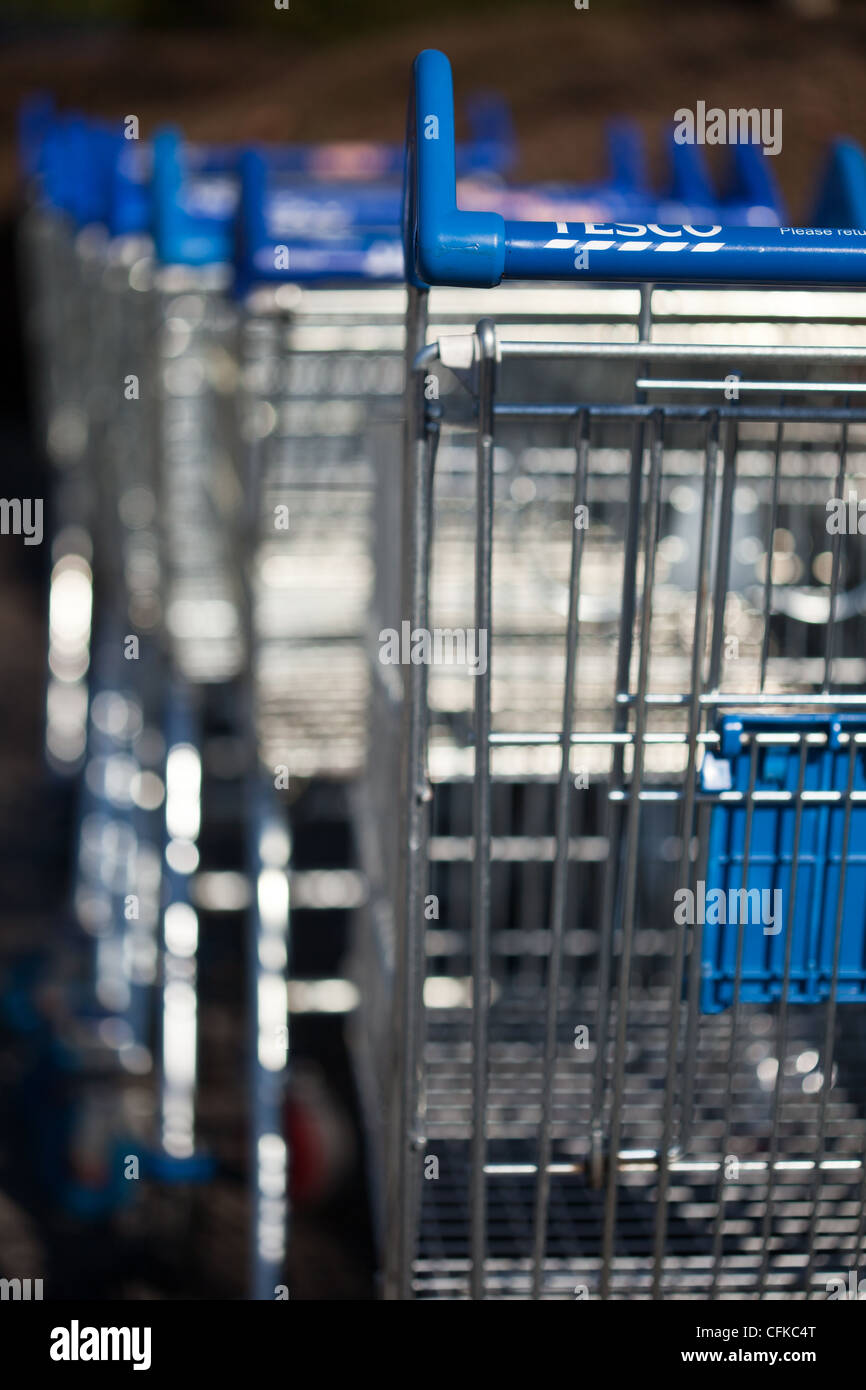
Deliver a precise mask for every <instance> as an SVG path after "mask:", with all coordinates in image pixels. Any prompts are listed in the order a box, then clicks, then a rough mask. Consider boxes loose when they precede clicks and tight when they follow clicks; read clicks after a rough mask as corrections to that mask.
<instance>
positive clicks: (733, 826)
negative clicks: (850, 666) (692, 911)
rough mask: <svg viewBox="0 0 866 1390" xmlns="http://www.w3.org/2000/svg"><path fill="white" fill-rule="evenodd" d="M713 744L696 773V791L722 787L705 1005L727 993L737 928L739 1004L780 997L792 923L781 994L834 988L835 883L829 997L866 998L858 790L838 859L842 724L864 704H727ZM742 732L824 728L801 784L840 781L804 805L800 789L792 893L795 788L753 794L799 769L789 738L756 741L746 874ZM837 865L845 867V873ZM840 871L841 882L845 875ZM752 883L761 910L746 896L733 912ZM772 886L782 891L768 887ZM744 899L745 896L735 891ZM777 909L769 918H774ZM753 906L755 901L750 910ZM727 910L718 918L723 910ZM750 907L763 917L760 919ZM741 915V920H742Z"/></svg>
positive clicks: (710, 875) (865, 894)
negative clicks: (739, 709) (762, 707)
mask: <svg viewBox="0 0 866 1390" xmlns="http://www.w3.org/2000/svg"><path fill="white" fill-rule="evenodd" d="M717 727H718V731H719V733H720V735H721V742H720V747H719V751H718V753H709V752H708V753H707V755H706V756H705V758H704V762H703V765H702V768H701V773H700V784H701V790H702V791H704V792H709V793H711V794H712V793H715V794H718V795H719V797H720V800H719V802H718V804H716V805H714V806H713V809H712V812H711V815H710V833H709V847H708V856H707V866H706V880H705V894H706V897H705V898H703V895H702V900H703V901H704V902H705V903H706V904H707V909H706V911H705V913H702V915H705V916H706V917H707V918H714V919H715V918H719V919H720V920H712V921H711V920H707V921H706V922H705V924H704V926H703V939H702V947H701V961H702V985H701V1009H702V1011H703V1012H704V1013H720V1012H722V1011H724V1010H725V1009H727V1008H729V1007H730V1006H731V1004H732V1003H733V1000H734V992H735V976H736V963H737V942H738V935H739V932H740V930H742V933H743V954H742V971H741V982H740V988H739V998H740V1000H742V1001H743V1002H744V1003H750V1004H769V1003H771V1002H772V1001H774V1000H777V999H779V998H781V996H782V992H783V988H784V982H785V958H786V945H787V935H788V932H789V931H790V932H791V934H792V937H793V940H792V942H791V964H790V974H789V981H788V999H789V1001H790V1002H792V1003H798V1004H817V1003H820V1002H821V1001H823V1000H825V999H827V998H828V997H829V995H830V992H831V987H832V978H833V959H834V947H835V935H836V921H837V908H838V901H839V893H840V886H841V887H842V894H843V908H842V919H841V938H840V948H839V974H838V987H837V999H838V1000H839V1002H840V1003H841V1002H854V1001H862V1000H864V999H866V799H864V801H863V802H858V801H856V800H855V801H853V802H852V807H851V821H850V829H849V836H848V846H847V854H846V855H845V857H844V863H843V848H844V827H845V792H846V789H847V786H848V773H849V756H850V754H849V746H850V745H849V744H848V743H847V742H845V743H841V742H840V737H839V736H840V734H843V733H845V734H850V735H852V736H853V735H854V734H856V733H860V732H864V731H866V713H864V714H859V713H858V714H849V713H845V714H840V713H835V712H834V713H828V714H814V715H802V714H798V715H790V716H789V715H781V716H769V715H762V716H754V717H752V716H746V715H726V716H724V717H723V718H722V719H720V721H719V724H718V726H717ZM744 731H747V732H754V733H765V734H773V733H774V734H797V733H800V734H808V733H816V732H824V733H826V734H827V741H826V743H821V744H809V745H807V752H806V764H805V777H804V784H803V786H804V791H806V792H807V793H808V792H815V791H823V792H838V793H841V796H840V797H839V799H838V800H836V801H835V802H830V801H827V800H824V801H822V802H813V803H811V804H810V802H809V801H808V799H806V800H804V804H803V808H802V819H801V827H800V843H799V853H798V856H797V866H796V873H795V875H794V882H793V888H794V899H793V904H792V903H791V899H790V893H791V887H792V856H793V850H794V833H795V821H796V810H797V808H796V795H794V796H792V797H791V799H790V800H788V801H787V802H783V803H781V804H780V803H779V802H778V801H776V802H773V801H763V802H762V801H761V799H760V794H761V793H767V792H771V793H772V792H776V793H779V792H791V793H794V794H796V791H797V786H798V778H799V768H800V745H799V744H797V743H791V744H788V745H784V744H772V743H770V744H763V745H762V746H761V747H760V750H759V752H758V763H757V776H756V781H755V791H756V793H757V794H758V795H757V796H756V798H755V802H754V809H753V812H752V827H751V842H750V845H749V847H748V851H749V852H748V864H747V871H746V882H745V883H744V882H743V860H744V850H745V848H746V846H745V836H746V818H747V802H746V795H745V794H746V793H747V792H748V788H749V766H750V757H751V753H750V748H749V746H748V745H744V744H742V743H741V740H740V734H741V733H742V732H744ZM725 790H731V791H735V792H741V793H743V799H742V800H741V801H739V802H731V803H728V804H726V803H725V802H724V801H723V800H721V797H722V796H723V794H724V791H725ZM852 790H853V791H854V792H864V793H866V745H864V746H863V747H858V749H857V752H856V753H855V767H854V780H853V786H852ZM843 871H844V872H843ZM843 879H844V885H843ZM743 888H745V889H747V890H748V891H750V892H751V891H752V890H755V889H757V890H759V892H761V893H762V894H764V893H765V894H767V895H769V896H765V897H763V899H762V903H763V904H764V905H765V908H766V909H769V914H768V912H767V911H764V912H763V913H762V912H761V911H760V909H759V908H758V900H757V899H756V898H755V897H754V895H753V899H752V903H751V904H750V910H748V911H747V910H746V907H745V905H742V906H741V907H740V908H738V909H737V910H735V911H733V912H732V911H731V906H732V902H735V901H737V900H732V898H731V894H732V892H733V891H736V890H740V889H743ZM713 890H721V893H722V895H723V898H721V899H719V898H717V899H716V900H715V901H716V903H717V904H719V905H723V906H724V911H720V910H718V907H717V908H716V910H710V907H709V903H710V902H711V900H710V897H709V895H710V894H711V892H713ZM775 893H778V897H775V898H774V897H773V896H772V895H773V894H775ZM738 901H739V903H740V904H742V903H743V900H742V899H739V900H738ZM774 908H778V909H779V910H778V912H777V916H776V920H775V921H772V922H770V916H771V914H772V912H773V909H774ZM752 909H758V910H752ZM731 916H733V917H734V918H735V920H734V921H730V920H721V919H722V918H725V919H729V918H730V917H731ZM756 917H758V918H762V919H763V920H756ZM740 921H742V923H743V925H742V927H741V926H740Z"/></svg>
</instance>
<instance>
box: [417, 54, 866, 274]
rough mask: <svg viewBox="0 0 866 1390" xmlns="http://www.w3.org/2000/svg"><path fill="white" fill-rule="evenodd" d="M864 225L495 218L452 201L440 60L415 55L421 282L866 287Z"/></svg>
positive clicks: (450, 105)
mask: <svg viewBox="0 0 866 1390" xmlns="http://www.w3.org/2000/svg"><path fill="white" fill-rule="evenodd" d="M863 238H866V228H860V229H856V228H846V229H826V228H812V227H810V228H803V227H798V228H794V227H742V228H741V227H738V228H730V227H722V226H715V225H711V226H685V227H679V226H661V225H657V224H647V225H643V224H632V225H627V224H618V223H601V224H594V223H590V224H587V223H567V222H558V223H557V222H506V221H505V220H504V219H503V218H502V217H500V216H499V215H498V214H497V213H491V212H483V213H481V212H468V211H461V210H460V209H458V207H457V193H456V178H455V168H454V98H453V91H452V84H451V66H450V64H449V62H448V59H447V58H446V57H445V55H444V54H443V53H439V52H437V51H436V50H435V49H427V50H425V51H424V52H423V53H420V54H419V55H418V57H417V58H416V59H415V64H414V69H413V89H412V96H411V99H410V103H409V122H408V131H407V160H406V187H405V194H404V245H405V249H406V265H407V270H408V274H409V278H410V279H411V280H412V281H413V283H415V284H422V285H424V284H427V285H478V286H488V285H496V284H499V282H500V281H501V280H502V279H512V280H548V281H549V280H592V281H600V280H624V281H627V282H634V281H636V280H637V281H640V280H649V281H654V282H659V281H673V282H674V283H677V284H684V283H691V282H702V283H718V282H720V281H721V282H726V281H737V282H752V283H757V284H797V285H806V284H814V285H864V284H866V240H863Z"/></svg>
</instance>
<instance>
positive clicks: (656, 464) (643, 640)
mask: <svg viewBox="0 0 866 1390" xmlns="http://www.w3.org/2000/svg"><path fill="white" fill-rule="evenodd" d="M663 429H664V422H663V420H662V418H661V416H659V417H658V418H657V419H656V421H655V434H654V438H653V440H652V445H651V449H650V475H649V490H648V495H647V508H646V518H647V520H646V537H645V542H644V582H643V597H642V602H641V625H640V657H639V672H638V691H639V692H640V691H643V690H645V689H646V684H647V673H648V670H649V658H650V630H651V625H652V600H653V580H654V577H655V561H656V548H657V543H658V525H659V510H660V499H661V468H662V449H663V434H662V432H663ZM645 727H646V706H645V704H644V702H643V700H642V699H641V698H640V694H639V695H638V701H637V706H636V709H635V728H634V732H635V741H634V764H633V767H632V773H631V783H632V786H637V787H640V785H641V782H642V780H643V765H644V743H643V734H644V729H645ZM639 830H640V798H639V797H632V799H631V801H630V803H629V807H628V813H627V816H626V838H625V866H624V870H625V881H624V887H623V906H622V932H623V940H622V952H621V955H620V967H619V994H618V1000H617V1019H616V1040H615V1045H614V1064H613V1067H614V1071H613V1092H612V1100H611V1125H610V1150H611V1151H612V1152H613V1153H617V1152H618V1150H619V1144H620V1134H621V1132H622V1122H623V1114H622V1107H623V1098H624V1088H625V1065H626V1044H627V1037H628V1001H629V993H630V981H631V958H632V947H633V943H634V928H635V906H636V901H637V860H638V833H639ZM617 1195H618V1194H617V1181H616V1171H615V1169H614V1168H613V1167H611V1168H610V1171H609V1172H608V1175H607V1187H606V1191H605V1205H604V1230H603V1234H602V1270H601V1284H600V1292H601V1297H602V1298H607V1297H608V1296H609V1294H610V1279H611V1274H612V1265H613V1260H614V1255H615V1248H616V1208H617Z"/></svg>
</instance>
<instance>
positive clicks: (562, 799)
mask: <svg viewBox="0 0 866 1390" xmlns="http://www.w3.org/2000/svg"><path fill="white" fill-rule="evenodd" d="M588 454H589V422H588V421H587V420H586V418H585V417H584V419H583V421H582V422H581V426H580V432H579V438H578V445H577V460H576V468H575V473H574V507H573V510H572V517H573V525H572V538H571V566H570V572H569V591H568V618H567V626H566V655H565V680H564V683H563V694H562V739H561V744H560V759H559V780H558V783H557V789H556V830H555V833H556V857H555V859H554V864H553V887H552V893H551V905H550V955H549V961H548V966H547V998H546V1000H545V1021H544V1058H543V1062H542V1074H541V1125H540V1128H539V1143H538V1169H539V1179H538V1182H537V1184H536V1188H535V1213H534V1222H535V1229H534V1239H533V1256H532V1259H533V1264H532V1297H533V1298H540V1297H541V1290H542V1280H543V1275H544V1250H545V1244H546V1238H547V1220H548V1206H549V1201H550V1179H549V1176H548V1165H549V1163H550V1154H551V1148H552V1137H551V1125H552V1120H553V1086H554V1078H555V1071H556V1031H557V1030H556V1025H557V1019H558V1016H559V992H560V981H561V976H562V943H563V935H564V932H565V913H566V906H567V902H568V865H569V853H568V840H569V813H570V810H571V762H570V749H571V726H572V721H573V719H574V700H575V691H576V685H577V658H578V639H579V628H580V562H581V559H582V558H583V538H584V535H585V534H586V532H585V528H584V527H583V526H578V524H577V523H578V509H579V508H581V507H585V506H586V479H587V460H588Z"/></svg>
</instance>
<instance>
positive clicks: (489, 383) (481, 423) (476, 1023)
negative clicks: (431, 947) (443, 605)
mask: <svg viewBox="0 0 866 1390" xmlns="http://www.w3.org/2000/svg"><path fill="white" fill-rule="evenodd" d="M478 355H479V373H478V452H477V461H478V477H477V492H476V503H475V505H476V533H475V629H476V632H477V633H479V634H481V633H484V634H486V637H487V643H488V647H487V662H486V664H485V669H484V671H483V672H479V673H478V674H477V676H476V678H475V780H474V784H473V798H472V823H473V830H474V835H475V859H474V862H473V866H472V916H471V920H472V1179H471V1191H470V1224H471V1232H470V1241H471V1250H472V1278H471V1293H472V1297H473V1298H475V1299H483V1298H484V1296H485V1287H486V1286H485V1275H484V1260H485V1254H486V1249H487V1190H486V1183H485V1173H484V1166H485V1163H486V1161H487V1085H488V1042H489V1017H490V991H491V983H492V981H491V972H490V665H491V660H492V650H491V648H492V643H491V641H490V638H491V636H492V597H493V591H492V586H493V572H492V562H493V449H494V442H493V393H494V389H495V380H496V376H495V373H496V357H497V344H496V330H495V328H494V326H493V323H492V322H491V320H490V319H482V321H481V322H480V323H479V325H478ZM479 640H480V639H479Z"/></svg>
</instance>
